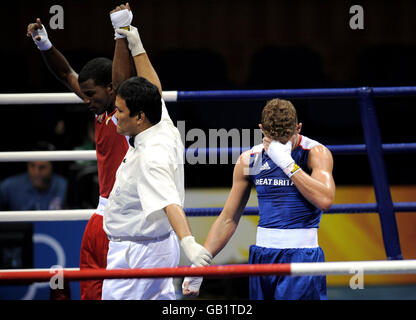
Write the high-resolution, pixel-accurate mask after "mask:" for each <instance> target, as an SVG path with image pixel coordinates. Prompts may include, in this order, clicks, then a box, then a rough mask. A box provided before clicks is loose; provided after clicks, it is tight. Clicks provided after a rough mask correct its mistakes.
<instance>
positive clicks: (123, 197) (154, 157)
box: [104, 100, 185, 241]
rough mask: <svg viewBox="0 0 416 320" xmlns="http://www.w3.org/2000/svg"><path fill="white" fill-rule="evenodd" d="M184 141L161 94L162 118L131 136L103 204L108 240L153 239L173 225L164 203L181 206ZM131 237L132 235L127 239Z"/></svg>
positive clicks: (170, 229)
mask: <svg viewBox="0 0 416 320" xmlns="http://www.w3.org/2000/svg"><path fill="white" fill-rule="evenodd" d="M183 164H184V146H183V143H182V140H181V136H180V133H179V131H178V129H177V128H176V127H175V126H174V125H173V123H172V120H171V119H170V117H169V114H168V111H167V109H166V106H165V103H164V101H163V100H162V119H161V121H160V122H158V123H157V124H155V125H153V126H152V127H150V128H148V129H146V130H145V131H143V132H141V133H140V134H138V135H136V137H135V138H134V146H132V145H130V146H129V149H128V151H127V153H126V156H125V158H124V160H123V161H122V162H121V164H120V167H119V168H118V170H117V173H116V181H115V183H114V186H113V189H112V191H111V193H110V196H109V198H108V202H107V205H106V207H105V210H104V231H105V232H106V233H107V235H108V237H109V239H110V240H114V241H121V240H123V239H124V238H126V240H135V239H137V240H146V239H157V238H160V237H164V236H166V235H168V234H169V233H170V232H171V231H172V226H171V225H170V223H169V220H168V218H167V215H166V213H165V212H164V210H163V208H165V207H166V206H168V205H170V204H177V205H180V206H182V207H183V205H184V198H185V190H184V165H183ZM130 238H134V239H130Z"/></svg>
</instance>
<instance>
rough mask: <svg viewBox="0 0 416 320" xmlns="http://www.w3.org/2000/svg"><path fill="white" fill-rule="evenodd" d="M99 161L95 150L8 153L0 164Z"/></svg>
mask: <svg viewBox="0 0 416 320" xmlns="http://www.w3.org/2000/svg"><path fill="white" fill-rule="evenodd" d="M76 160H97V154H96V152H95V150H68V151H67V150H59V151H11V152H10V151H6V152H0V162H26V161H76Z"/></svg>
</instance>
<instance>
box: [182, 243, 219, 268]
mask: <svg viewBox="0 0 416 320" xmlns="http://www.w3.org/2000/svg"><path fill="white" fill-rule="evenodd" d="M181 247H182V249H183V251H184V252H185V254H186V256H187V258H188V259H189V260H190V261H191V262H192V263H193V264H194V265H195V266H197V267H201V266H208V265H210V264H211V261H212V255H211V253H209V252H208V250H207V249H205V248H204V247H203V246H201V245H200V244H199V243H197V242H196V241H195V238H194V237H193V236H187V237H184V238H182V240H181Z"/></svg>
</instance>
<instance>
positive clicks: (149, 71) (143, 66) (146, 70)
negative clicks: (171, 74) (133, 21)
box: [116, 26, 162, 94]
mask: <svg viewBox="0 0 416 320" xmlns="http://www.w3.org/2000/svg"><path fill="white" fill-rule="evenodd" d="M116 31H117V33H120V34H122V35H125V36H126V37H127V41H128V47H129V49H130V52H131V55H132V56H133V61H134V65H135V67H136V72H137V75H138V76H139V77H143V78H145V79H147V80H149V81H150V82H151V83H153V84H154V85H155V86H156V87H157V88H158V89H159V92H160V94H162V85H161V83H160V80H159V76H158V75H157V73H156V70H155V69H154V68H153V65H152V63H151V62H150V59H149V56H148V55H147V53H146V51H145V50H144V47H143V44H142V41H141V39H140V35H139V31H138V30H137V28H136V27H134V26H130V31H128V30H124V29H116Z"/></svg>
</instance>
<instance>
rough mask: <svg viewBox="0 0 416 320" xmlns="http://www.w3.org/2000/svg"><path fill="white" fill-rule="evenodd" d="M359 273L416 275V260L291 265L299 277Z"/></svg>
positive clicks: (293, 272) (294, 273) (293, 271)
mask: <svg viewBox="0 0 416 320" xmlns="http://www.w3.org/2000/svg"><path fill="white" fill-rule="evenodd" d="M358 272H363V273H365V274H393V273H397V274H402V273H416V260H383V261H353V262H351V261H349V262H304V263H291V274H292V275H298V276H306V275H325V274H327V275H342V274H354V273H358Z"/></svg>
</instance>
